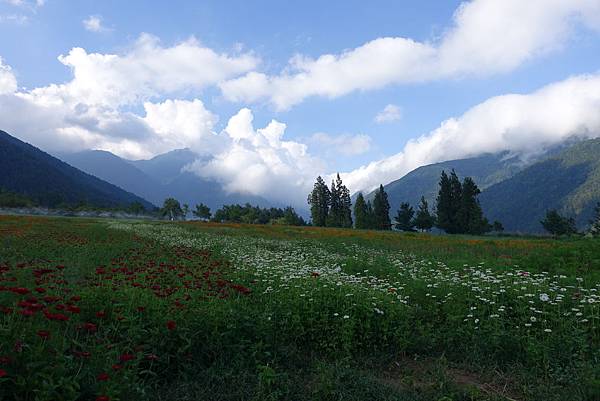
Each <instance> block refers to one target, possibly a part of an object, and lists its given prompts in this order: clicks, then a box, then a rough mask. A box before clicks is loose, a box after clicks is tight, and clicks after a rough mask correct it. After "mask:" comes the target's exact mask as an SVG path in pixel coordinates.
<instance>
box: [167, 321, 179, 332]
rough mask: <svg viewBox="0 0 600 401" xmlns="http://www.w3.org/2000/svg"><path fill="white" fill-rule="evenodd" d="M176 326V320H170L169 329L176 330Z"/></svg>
mask: <svg viewBox="0 0 600 401" xmlns="http://www.w3.org/2000/svg"><path fill="white" fill-rule="evenodd" d="M175 327H177V323H175V321H174V320H169V321H168V322H167V329H169V330H175Z"/></svg>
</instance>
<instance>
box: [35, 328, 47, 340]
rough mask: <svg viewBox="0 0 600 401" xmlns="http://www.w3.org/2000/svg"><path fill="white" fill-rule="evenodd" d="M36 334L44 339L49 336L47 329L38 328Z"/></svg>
mask: <svg viewBox="0 0 600 401" xmlns="http://www.w3.org/2000/svg"><path fill="white" fill-rule="evenodd" d="M37 335H38V336H39V337H40V338H42V339H44V340H47V339H48V338H50V332H49V331H48V330H38V332H37Z"/></svg>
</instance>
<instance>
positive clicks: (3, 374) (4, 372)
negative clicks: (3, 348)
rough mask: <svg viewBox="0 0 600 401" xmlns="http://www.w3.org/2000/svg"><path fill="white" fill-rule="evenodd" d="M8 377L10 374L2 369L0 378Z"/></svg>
mask: <svg viewBox="0 0 600 401" xmlns="http://www.w3.org/2000/svg"><path fill="white" fill-rule="evenodd" d="M6 375H8V373H7V372H6V370H4V369H0V377H4V376H6Z"/></svg>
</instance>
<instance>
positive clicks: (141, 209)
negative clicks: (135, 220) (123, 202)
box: [127, 201, 146, 215]
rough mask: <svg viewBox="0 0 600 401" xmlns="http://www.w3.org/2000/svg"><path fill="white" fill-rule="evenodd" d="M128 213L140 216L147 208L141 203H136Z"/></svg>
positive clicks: (133, 203)
mask: <svg viewBox="0 0 600 401" xmlns="http://www.w3.org/2000/svg"><path fill="white" fill-rule="evenodd" d="M127 211H128V212H129V213H131V214H135V215H140V214H142V213H144V212H145V211H146V208H145V207H144V205H143V204H142V203H141V202H138V201H135V202H132V203H131V204H130V205H129V207H128V208H127Z"/></svg>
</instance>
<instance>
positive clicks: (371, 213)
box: [367, 201, 377, 230]
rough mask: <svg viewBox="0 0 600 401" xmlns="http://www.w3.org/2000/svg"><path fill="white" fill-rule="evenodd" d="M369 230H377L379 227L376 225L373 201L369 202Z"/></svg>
mask: <svg viewBox="0 0 600 401" xmlns="http://www.w3.org/2000/svg"><path fill="white" fill-rule="evenodd" d="M367 228H368V229H370V230H376V229H377V225H376V223H375V210H373V204H371V201H367Z"/></svg>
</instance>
